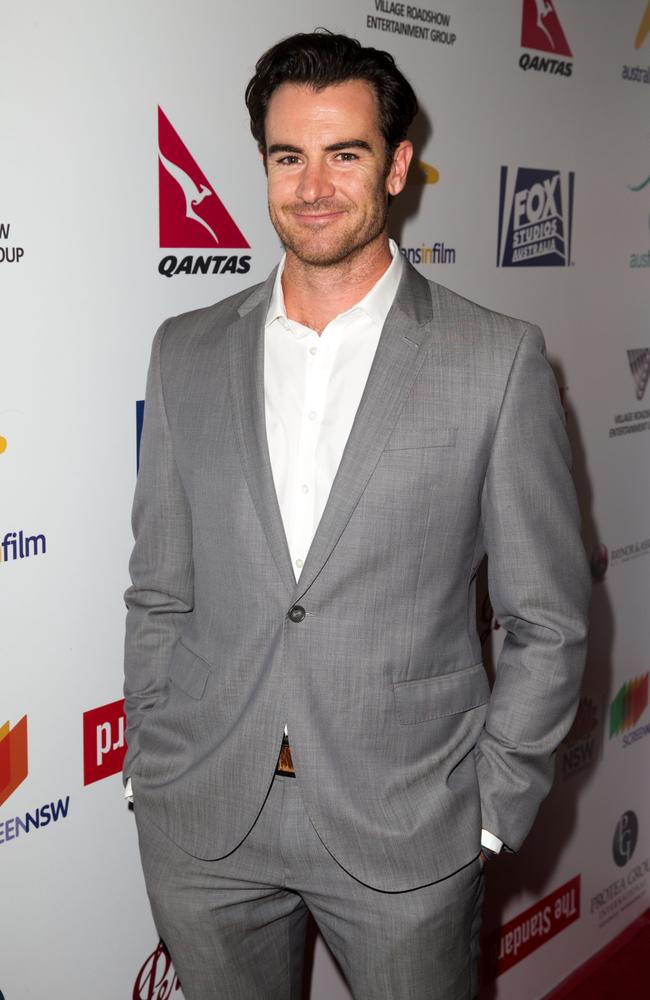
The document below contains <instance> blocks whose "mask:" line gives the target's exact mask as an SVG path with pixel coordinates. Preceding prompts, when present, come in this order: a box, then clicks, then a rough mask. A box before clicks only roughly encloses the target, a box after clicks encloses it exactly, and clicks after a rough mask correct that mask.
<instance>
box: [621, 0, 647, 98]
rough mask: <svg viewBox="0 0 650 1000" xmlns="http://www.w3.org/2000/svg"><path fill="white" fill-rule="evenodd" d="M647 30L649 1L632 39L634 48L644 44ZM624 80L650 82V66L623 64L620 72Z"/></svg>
mask: <svg viewBox="0 0 650 1000" xmlns="http://www.w3.org/2000/svg"><path fill="white" fill-rule="evenodd" d="M648 32H650V2H649V3H648V6H647V7H646V9H645V13H644V14H643V17H642V18H641V24H640V25H639V30H638V31H637V33H636V38H635V39H634V48H635V49H637V51H638V50H639V49H640V48H641V46H642V45H643V44H644V42H645V40H646V38H647V37H648ZM621 75H622V77H623V79H624V80H630V81H631V82H632V83H650V66H631V65H629V66H627V65H626V66H623V71H622V73H621Z"/></svg>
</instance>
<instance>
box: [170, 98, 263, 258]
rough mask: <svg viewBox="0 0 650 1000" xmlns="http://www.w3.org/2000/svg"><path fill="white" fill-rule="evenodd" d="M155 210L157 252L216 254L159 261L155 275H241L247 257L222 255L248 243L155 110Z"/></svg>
mask: <svg viewBox="0 0 650 1000" xmlns="http://www.w3.org/2000/svg"><path fill="white" fill-rule="evenodd" d="M158 207H159V227H160V246H161V248H165V249H167V248H180V247H182V248H185V249H190V248H193V249H201V250H202V249H215V250H218V251H219V252H218V253H217V254H211V255H209V256H203V255H201V256H197V257H195V256H194V255H188V256H185V257H183V258H182V259H181V260H180V261H179V260H178V258H177V257H176V255H173V254H170V255H168V256H167V257H163V259H162V260H161V262H160V264H159V266H158V270H159V272H160V273H161V274H164V275H166V276H167V277H172V275H174V274H245V273H246V272H247V271H248V270H249V269H250V256H239V255H238V254H226V253H224V249H225V248H227V249H248V248H249V243H248V242H247V240H246V238H245V236H244V235H243V233H242V232H241V230H240V229H239V227H238V226H237V224H236V223H235V221H234V219H233V218H232V216H231V215H230V213H229V212H228V211H227V209H226V207H225V205H224V204H223V202H222V201H221V199H220V198H219V197H218V195H217V193H216V191H215V189H214V188H213V186H212V184H211V183H210V181H209V180H208V179H207V177H206V176H205V174H204V173H203V171H202V170H201V168H200V166H199V165H198V163H197V162H196V160H195V159H194V157H193V156H192V154H191V153H190V151H189V150H188V148H187V146H186V145H185V143H184V142H183V141H182V139H181V138H180V136H179V134H178V132H176V130H175V129H174V127H173V125H172V124H171V122H170V121H169V119H168V118H167V116H166V115H165V113H164V112H163V110H162V108H158Z"/></svg>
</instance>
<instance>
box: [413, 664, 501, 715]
mask: <svg viewBox="0 0 650 1000" xmlns="http://www.w3.org/2000/svg"><path fill="white" fill-rule="evenodd" d="M393 690H394V692H395V706H396V709H397V716H398V718H399V720H400V722H402V723H404V725H412V724H413V723H416V722H426V721H427V720H429V719H441V718H443V717H444V716H446V715H456V714H457V713H458V712H468V711H469V710H470V709H472V708H478V706H479V705H484V704H485V703H486V701H487V700H488V698H489V697H490V685H489V684H488V679H487V676H486V673H485V669H484V667H483V664H482V663H475V664H474V665H473V666H471V667H465V668H464V669H463V670H455V671H454V672H453V673H451V674H441V675H440V676H438V677H425V678H424V679H422V680H416V681H398V682H397V683H396V684H393Z"/></svg>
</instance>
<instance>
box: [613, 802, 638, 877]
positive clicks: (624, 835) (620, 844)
mask: <svg viewBox="0 0 650 1000" xmlns="http://www.w3.org/2000/svg"><path fill="white" fill-rule="evenodd" d="M638 839H639V821H638V819H637V816H636V813H635V812H632V810H631V809H628V811H627V812H624V813H623V815H622V816H621V818H620V819H619V821H618V823H617V824H616V829H615V830H614V839H613V841H612V857H613V858H614V863H615V864H616V865H618V867H619V868H624V867H625V865H626V864H628V862H629V861H631V860H632V855H633V854H634V849H635V847H636V842H637V840H638Z"/></svg>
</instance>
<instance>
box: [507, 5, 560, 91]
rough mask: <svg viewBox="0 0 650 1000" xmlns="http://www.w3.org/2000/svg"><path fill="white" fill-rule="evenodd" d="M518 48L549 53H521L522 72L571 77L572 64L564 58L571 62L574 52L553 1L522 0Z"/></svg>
mask: <svg viewBox="0 0 650 1000" xmlns="http://www.w3.org/2000/svg"><path fill="white" fill-rule="evenodd" d="M521 47H522V48H524V49H533V50H534V51H536V52H544V53H548V55H543V56H531V55H530V53H529V52H522V54H521V56H520V57H519V65H520V67H521V69H523V70H529V69H534V70H537V71H538V72H542V73H551V74H554V75H559V76H571V74H572V72H573V63H570V62H568V61H567V57H568V59H571V58H572V57H573V53H572V51H571V49H570V47H569V43H568V42H567V40H566V35H565V34H564V31H563V30H562V25H561V24H560V20H559V18H558V16H557V14H556V12H555V6H554V4H553V2H552V0H523V6H522V15H521ZM561 57H564V58H561Z"/></svg>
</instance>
